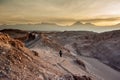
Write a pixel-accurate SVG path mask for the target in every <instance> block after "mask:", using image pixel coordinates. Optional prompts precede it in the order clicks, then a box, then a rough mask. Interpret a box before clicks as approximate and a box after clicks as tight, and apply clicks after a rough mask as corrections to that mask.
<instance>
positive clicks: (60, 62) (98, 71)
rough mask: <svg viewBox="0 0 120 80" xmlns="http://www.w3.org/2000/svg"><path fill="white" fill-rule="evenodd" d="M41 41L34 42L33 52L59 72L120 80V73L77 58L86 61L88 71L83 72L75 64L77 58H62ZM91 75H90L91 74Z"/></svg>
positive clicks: (86, 59) (103, 79) (85, 58)
mask: <svg viewBox="0 0 120 80" xmlns="http://www.w3.org/2000/svg"><path fill="white" fill-rule="evenodd" d="M40 42H41V41H40V40H39V39H38V38H37V40H35V42H34V41H32V44H31V45H30V48H31V49H32V50H35V51H37V52H38V53H40V52H42V53H43V54H40V56H41V58H43V60H46V61H48V62H49V63H51V64H53V65H55V67H58V68H59V70H61V71H63V72H65V73H70V74H71V73H72V74H77V75H78V74H79V75H89V76H92V77H93V76H94V78H97V80H119V79H120V73H119V72H117V71H115V70H113V69H112V68H110V67H108V66H107V65H105V64H103V63H101V62H100V61H98V60H96V59H93V58H88V57H82V56H80V57H77V58H79V59H80V60H82V61H84V63H85V65H86V68H87V71H85V70H82V69H81V68H80V67H79V66H78V65H77V64H75V63H74V60H75V59H76V57H70V56H66V55H64V57H62V58H60V57H59V55H58V52H56V51H54V50H52V49H51V48H49V47H45V46H43V44H42V43H40ZM89 73H90V74H89Z"/></svg>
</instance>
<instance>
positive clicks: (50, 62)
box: [0, 33, 96, 80]
mask: <svg viewBox="0 0 120 80" xmlns="http://www.w3.org/2000/svg"><path fill="white" fill-rule="evenodd" d="M40 45H42V44H40ZM33 46H34V45H33ZM45 48H47V50H48V51H47V50H46V49H45ZM36 49H37V48H35V47H34V48H31V50H30V49H28V48H26V47H25V46H24V43H23V42H21V41H19V40H17V39H13V38H11V37H10V36H8V35H7V34H5V33H0V80H96V77H95V76H93V75H92V74H90V73H88V72H87V71H86V69H85V65H84V63H83V62H82V61H80V60H79V59H77V58H74V56H72V55H71V56H70V55H68V56H67V54H66V56H65V57H63V58H61V57H59V55H58V54H56V51H54V50H52V49H51V48H49V47H42V46H41V48H39V50H40V51H39V52H36V51H38V50H36ZM35 50H36V51H35ZM51 52H53V53H51ZM74 64H76V65H74ZM69 66H70V67H69Z"/></svg>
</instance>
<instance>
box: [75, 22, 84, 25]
mask: <svg viewBox="0 0 120 80" xmlns="http://www.w3.org/2000/svg"><path fill="white" fill-rule="evenodd" d="M73 25H83V23H81V22H80V21H77V22H75V23H74V24H73Z"/></svg>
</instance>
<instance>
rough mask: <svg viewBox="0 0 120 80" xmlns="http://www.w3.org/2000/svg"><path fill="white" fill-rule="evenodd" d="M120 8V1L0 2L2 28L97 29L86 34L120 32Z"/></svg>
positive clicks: (27, 0)
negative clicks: (4, 26)
mask: <svg viewBox="0 0 120 80" xmlns="http://www.w3.org/2000/svg"><path fill="white" fill-rule="evenodd" d="M119 7H120V0H34V1H33V0H0V25H1V26H2V25H4V24H6V25H15V24H40V23H52V24H57V25H58V27H60V29H63V30H72V29H73V30H83V29H84V27H81V26H79V27H74V26H73V27H71V28H70V27H68V28H70V29H67V27H66V26H71V25H72V24H74V23H75V22H78V21H79V22H81V23H82V24H87V23H88V24H91V25H93V27H95V29H92V28H91V27H89V25H88V26H87V29H86V27H85V29H84V30H89V31H91V30H92V31H97V32H103V31H108V30H116V29H120V26H118V24H120V10H119ZM61 26H62V28H61ZM83 26H84V25H83ZM116 26H117V27H116ZM16 27H17V26H16ZM33 27H34V26H33ZM38 27H41V26H38ZM63 27H65V28H63ZM20 28H21V29H22V27H20ZM27 28H30V27H26V30H27ZM47 28H48V31H49V30H52V29H53V30H54V27H47ZM82 28H83V29H82ZM32 29H33V28H31V30H32ZM99 29H101V30H99ZM55 30H56V29H55ZM57 30H59V28H58V29H57ZM102 30H103V31H102Z"/></svg>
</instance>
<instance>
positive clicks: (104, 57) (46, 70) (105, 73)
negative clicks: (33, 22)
mask: <svg viewBox="0 0 120 80" xmlns="http://www.w3.org/2000/svg"><path fill="white" fill-rule="evenodd" d="M0 32H1V33H0V80H119V79H120V72H119V71H120V58H119V57H120V53H119V52H120V45H119V43H120V39H119V38H120V34H119V33H120V31H112V32H105V33H95V32H88V31H76V32H74V31H70V32H67V31H66V32H27V31H21V30H11V29H8V30H1V31H0ZM60 50H62V52H63V57H60V56H59V51H60Z"/></svg>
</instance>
